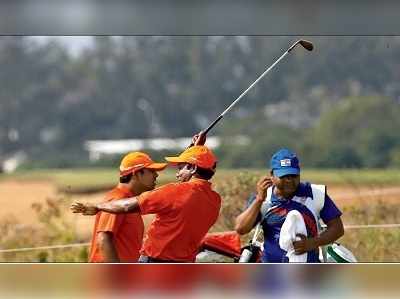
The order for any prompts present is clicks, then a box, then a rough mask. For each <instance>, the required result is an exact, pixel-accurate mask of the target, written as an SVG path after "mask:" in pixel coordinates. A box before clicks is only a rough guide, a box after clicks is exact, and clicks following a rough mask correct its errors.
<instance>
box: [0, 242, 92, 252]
mask: <svg viewBox="0 0 400 299" xmlns="http://www.w3.org/2000/svg"><path fill="white" fill-rule="evenodd" d="M89 245H90V243H75V244H65V245H53V246H42V247H28V248H14V249H1V250H0V253H3V252H21V251H33V250H46V249H59V248H70V247H82V246H89Z"/></svg>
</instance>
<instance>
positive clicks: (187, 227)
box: [138, 179, 221, 262]
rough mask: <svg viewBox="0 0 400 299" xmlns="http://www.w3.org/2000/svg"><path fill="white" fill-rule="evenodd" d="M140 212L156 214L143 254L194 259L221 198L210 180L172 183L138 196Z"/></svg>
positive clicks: (163, 258)
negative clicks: (212, 187)
mask: <svg viewBox="0 0 400 299" xmlns="http://www.w3.org/2000/svg"><path fill="white" fill-rule="evenodd" d="M138 201H139V207H140V211H141V213H142V214H156V217H155V219H154V220H153V222H152V223H151V225H150V228H149V230H148V232H147V237H146V238H145V241H144V244H143V248H142V254H144V255H147V256H150V257H152V258H157V259H162V260H172V261H182V262H194V260H195V258H196V254H197V252H198V250H199V247H200V244H201V241H202V239H203V238H204V236H205V235H206V233H207V232H208V230H209V229H210V228H211V226H212V225H213V224H214V223H215V222H216V221H217V218H218V215H219V211H220V208H221V197H220V196H219V194H218V193H216V192H215V191H213V190H212V189H211V183H210V182H208V181H206V180H201V179H191V180H190V181H189V182H185V183H171V184H167V185H165V186H162V187H160V188H157V189H155V190H153V191H149V192H145V193H142V194H141V195H140V196H139V197H138Z"/></svg>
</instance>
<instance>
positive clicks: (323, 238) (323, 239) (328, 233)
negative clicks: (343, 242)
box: [315, 217, 344, 247]
mask: <svg viewBox="0 0 400 299" xmlns="http://www.w3.org/2000/svg"><path fill="white" fill-rule="evenodd" d="M343 234H344V229H343V223H342V220H341V219H340V217H339V218H336V219H333V220H331V221H330V222H329V223H327V229H326V230H325V231H324V232H322V233H321V234H320V235H319V236H318V237H317V238H315V243H316V244H315V245H316V247H319V246H324V245H328V244H331V243H332V242H334V241H336V240H337V239H339V238H340V237H341V236H343Z"/></svg>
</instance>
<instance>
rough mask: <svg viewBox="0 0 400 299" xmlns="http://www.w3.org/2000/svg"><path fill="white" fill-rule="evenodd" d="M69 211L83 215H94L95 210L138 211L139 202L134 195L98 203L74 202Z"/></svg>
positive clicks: (119, 212)
mask: <svg viewBox="0 0 400 299" xmlns="http://www.w3.org/2000/svg"><path fill="white" fill-rule="evenodd" d="M71 211H72V212H73V213H81V214H83V215H96V214H97V212H100V211H103V212H107V213H112V214H121V213H134V212H138V211H139V203H138V200H137V198H136V197H130V198H124V199H118V200H112V201H107V202H102V203H98V204H90V203H85V204H84V203H81V202H74V203H73V204H72V205H71Z"/></svg>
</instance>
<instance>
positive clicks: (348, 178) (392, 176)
mask: <svg viewBox="0 0 400 299" xmlns="http://www.w3.org/2000/svg"><path fill="white" fill-rule="evenodd" d="M239 173H248V174H250V175H255V176H257V177H258V176H262V175H267V174H268V170H267V169H218V171H217V173H216V175H215V178H214V179H213V181H214V182H216V183H218V182H220V181H226V180H230V179H231V178H232V177H234V176H236V175H238V174H239ZM5 179H15V180H22V181H23V180H45V181H51V182H54V183H55V184H56V185H57V187H58V189H59V190H61V191H66V192H68V191H69V192H80V191H82V192H85V191H96V190H103V189H107V188H109V187H112V186H114V185H115V184H116V183H117V181H118V171H117V170H115V169H111V168H90V169H81V168H79V169H65V170H64V169H38V170H30V171H21V172H16V173H13V174H1V175H0V180H5ZM301 179H302V180H303V181H311V182H313V183H321V184H326V185H350V186H354V185H357V186H362V185H369V186H371V185H378V186H381V185H397V184H399V183H400V170H395V169H362V170H353V169H352V170H349V169H346V170H339V169H326V170H325V169H324V170H316V169H305V170H303V171H302V177H301ZM171 181H175V170H174V169H167V170H166V171H163V172H161V173H160V176H159V178H158V183H159V184H164V183H167V182H171Z"/></svg>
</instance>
